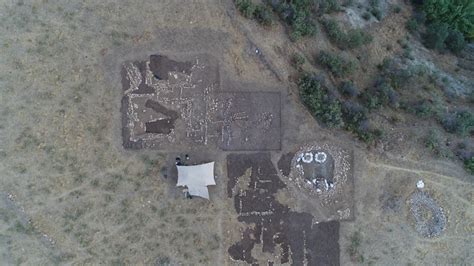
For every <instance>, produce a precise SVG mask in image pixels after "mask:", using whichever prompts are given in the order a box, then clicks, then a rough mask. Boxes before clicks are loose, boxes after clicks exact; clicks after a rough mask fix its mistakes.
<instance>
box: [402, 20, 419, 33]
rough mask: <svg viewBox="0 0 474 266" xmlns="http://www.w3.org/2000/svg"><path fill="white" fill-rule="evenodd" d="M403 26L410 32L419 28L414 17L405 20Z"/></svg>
mask: <svg viewBox="0 0 474 266" xmlns="http://www.w3.org/2000/svg"><path fill="white" fill-rule="evenodd" d="M405 27H406V28H407V30H408V31H409V32H410V33H415V32H417V31H418V28H419V25H418V21H417V20H416V19H415V18H411V19H409V20H408V21H407V23H406V25H405Z"/></svg>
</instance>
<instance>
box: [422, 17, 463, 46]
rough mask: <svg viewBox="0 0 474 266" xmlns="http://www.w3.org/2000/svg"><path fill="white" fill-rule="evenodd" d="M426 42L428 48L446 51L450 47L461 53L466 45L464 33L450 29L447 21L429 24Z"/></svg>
mask: <svg viewBox="0 0 474 266" xmlns="http://www.w3.org/2000/svg"><path fill="white" fill-rule="evenodd" d="M424 42H425V46H426V47H427V48H430V49H435V50H438V51H444V50H445V49H446V48H448V49H449V50H450V51H451V52H453V53H459V52H460V51H462V49H464V47H465V46H466V41H465V40H464V36H463V35H462V33H461V32H459V31H457V30H452V29H450V28H449V25H448V24H446V23H433V24H429V25H427V30H426V33H425V35H424Z"/></svg>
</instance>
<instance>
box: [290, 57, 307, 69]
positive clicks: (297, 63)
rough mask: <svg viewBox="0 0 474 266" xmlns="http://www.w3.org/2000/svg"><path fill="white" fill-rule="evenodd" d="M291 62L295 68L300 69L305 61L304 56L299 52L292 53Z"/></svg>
mask: <svg viewBox="0 0 474 266" xmlns="http://www.w3.org/2000/svg"><path fill="white" fill-rule="evenodd" d="M291 61H292V64H293V65H294V66H295V67H296V68H297V69H301V67H302V66H303V65H304V63H305V62H306V59H305V57H304V56H303V55H302V54H300V53H295V54H294V55H293V58H292V60H291Z"/></svg>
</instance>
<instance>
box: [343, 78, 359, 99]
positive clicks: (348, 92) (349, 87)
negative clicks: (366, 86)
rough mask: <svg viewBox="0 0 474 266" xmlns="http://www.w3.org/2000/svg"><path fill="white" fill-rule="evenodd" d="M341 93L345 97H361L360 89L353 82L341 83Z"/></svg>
mask: <svg viewBox="0 0 474 266" xmlns="http://www.w3.org/2000/svg"><path fill="white" fill-rule="evenodd" d="M339 91H340V92H341V94H342V95H344V96H345V97H349V98H352V97H356V96H357V95H359V89H357V87H356V86H355V85H354V83H352V81H344V82H342V83H341V85H340V86H339Z"/></svg>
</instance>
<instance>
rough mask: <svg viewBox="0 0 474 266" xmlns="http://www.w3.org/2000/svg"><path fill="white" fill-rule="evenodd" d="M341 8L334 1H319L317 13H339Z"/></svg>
mask: <svg viewBox="0 0 474 266" xmlns="http://www.w3.org/2000/svg"><path fill="white" fill-rule="evenodd" d="M341 10H342V8H341V6H340V5H339V3H338V2H337V1H336V0H321V1H320V4H319V12H320V13H323V14H329V13H334V12H339V11H341Z"/></svg>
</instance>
